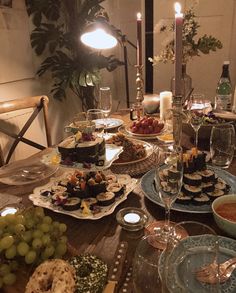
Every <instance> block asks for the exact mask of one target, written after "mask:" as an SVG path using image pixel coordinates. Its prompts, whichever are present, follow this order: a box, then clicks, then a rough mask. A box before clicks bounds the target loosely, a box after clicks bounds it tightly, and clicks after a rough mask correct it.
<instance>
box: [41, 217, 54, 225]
mask: <svg viewBox="0 0 236 293" xmlns="http://www.w3.org/2000/svg"><path fill="white" fill-rule="evenodd" d="M43 223H45V224H49V225H50V224H52V218H51V217H49V216H45V217H44V218H43Z"/></svg>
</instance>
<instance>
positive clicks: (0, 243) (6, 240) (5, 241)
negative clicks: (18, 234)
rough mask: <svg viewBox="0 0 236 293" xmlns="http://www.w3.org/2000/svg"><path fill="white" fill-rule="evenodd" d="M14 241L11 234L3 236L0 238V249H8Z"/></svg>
mask: <svg viewBox="0 0 236 293" xmlns="http://www.w3.org/2000/svg"><path fill="white" fill-rule="evenodd" d="M13 243H14V238H13V236H11V235H8V236H4V237H3V238H2V239H1V240H0V249H8V248H9V247H11V246H12V244H13Z"/></svg>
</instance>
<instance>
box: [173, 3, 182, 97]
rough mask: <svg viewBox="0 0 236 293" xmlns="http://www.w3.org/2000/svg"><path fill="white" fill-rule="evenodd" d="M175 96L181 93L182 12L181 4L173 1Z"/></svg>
mask: <svg viewBox="0 0 236 293" xmlns="http://www.w3.org/2000/svg"><path fill="white" fill-rule="evenodd" d="M175 11H176V13H175V93H174V95H175V96H180V95H181V77H182V53H183V52H182V28H183V14H182V13H181V5H180V4H179V3H175Z"/></svg>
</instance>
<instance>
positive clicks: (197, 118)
mask: <svg viewBox="0 0 236 293" xmlns="http://www.w3.org/2000/svg"><path fill="white" fill-rule="evenodd" d="M187 110H188V121H189V123H190V124H191V126H192V128H193V130H194V131H195V146H196V147H197V146H198V131H199V129H200V127H201V125H202V124H203V119H204V114H205V112H206V106H205V99H204V95H203V94H194V95H192V97H191V99H190V101H189V103H188V105H187Z"/></svg>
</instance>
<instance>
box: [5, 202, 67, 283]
mask: <svg viewBox="0 0 236 293" xmlns="http://www.w3.org/2000/svg"><path fill="white" fill-rule="evenodd" d="M66 230H67V226H66V225H65V224H64V223H59V222H57V221H53V220H52V218H51V217H49V216H45V214H44V210H43V208H41V207H32V208H30V209H26V210H24V211H21V212H17V213H16V214H7V215H6V216H1V217H0V288H2V287H3V286H4V285H12V284H14V283H15V281H16V274H15V272H16V270H17V268H18V266H19V264H22V261H23V263H25V264H26V265H30V264H31V265H36V264H39V263H41V262H43V261H44V260H46V259H49V258H61V257H62V256H63V255H64V254H65V253H66V251H67V237H66V236H65V235H64V233H65V232H66Z"/></svg>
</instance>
